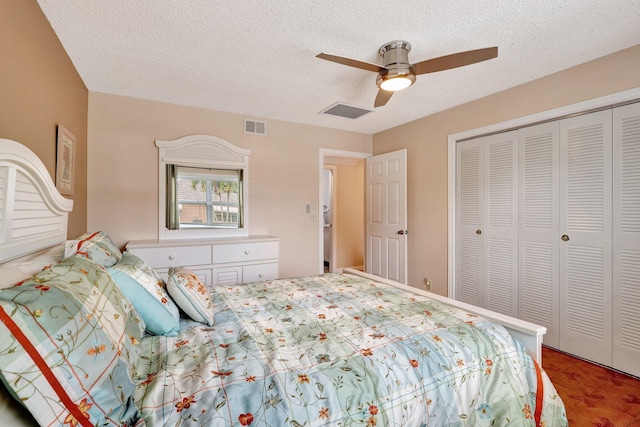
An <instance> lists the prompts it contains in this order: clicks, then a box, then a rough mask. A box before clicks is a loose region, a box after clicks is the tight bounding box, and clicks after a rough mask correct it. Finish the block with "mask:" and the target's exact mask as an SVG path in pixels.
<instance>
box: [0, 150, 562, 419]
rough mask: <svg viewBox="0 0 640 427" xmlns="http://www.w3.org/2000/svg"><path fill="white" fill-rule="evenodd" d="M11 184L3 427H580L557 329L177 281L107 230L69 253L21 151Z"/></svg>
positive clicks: (320, 293) (292, 285) (38, 177)
mask: <svg viewBox="0 0 640 427" xmlns="http://www.w3.org/2000/svg"><path fill="white" fill-rule="evenodd" d="M0 186H1V188H0V196H1V200H0V202H1V203H2V205H1V206H0V209H1V210H0V214H1V215H0V221H1V224H0V226H1V227H2V229H1V230H0V231H1V232H0V239H1V240H0V255H1V257H0V261H1V262H2V265H0V277H2V281H3V285H4V286H7V284H8V285H14V284H15V283H16V282H17V285H14V286H9V287H6V288H5V289H2V290H0V320H1V322H0V377H1V378H2V382H3V385H4V388H3V389H2V400H0V424H1V425H35V424H38V423H39V424H41V425H71V426H76V425H83V426H84V425H138V426H142V425H147V426H169V425H170V426H178V425H197V426H200V425H210V426H248V425H251V426H320V425H332V426H333V425H335V426H352V425H354V426H355V425H358V426H400V425H404V426H418V427H422V426H466V425H469V426H483V425H487V426H488V425H494V426H498V425H514V426H524V425H532V426H533V425H539V426H543V425H544V426H564V425H567V420H566V415H565V411H564V406H563V403H562V401H561V399H560V398H559V396H558V395H557V393H556V391H555V389H554V387H553V385H552V384H551V382H550V381H549V378H548V377H547V375H546V374H545V373H544V370H542V369H541V367H540V363H539V362H540V361H541V359H540V357H541V353H540V344H541V341H542V335H543V334H544V328H542V327H539V326H536V325H532V324H529V323H526V322H521V321H519V320H517V319H512V318H509V317H506V316H501V315H497V314H495V313H491V312H489V311H486V310H482V309H478V308H477V307H473V306H468V305H464V304H460V303H457V302H455V301H452V300H449V299H447V298H444V297H441V296H437V295H434V294H430V293H428V292H424V291H419V290H417V289H414V288H411V287H407V286H403V285H398V284H397V283H393V282H390V281H387V280H383V279H380V278H377V277H374V276H369V275H367V274H364V273H361V272H357V271H353V270H350V271H347V272H345V273H342V274H325V275H318V276H310V277H296V278H283V279H278V280H271V281H266V282H256V283H248V284H241V285H235V286H224V287H219V288H207V289H204V288H203V286H202V284H201V283H199V282H198V279H197V277H194V276H193V275H191V274H190V272H189V271H185V269H180V268H178V269H175V271H172V272H170V277H169V280H168V281H167V283H164V282H163V281H161V280H159V279H157V277H156V276H155V275H154V273H153V271H152V270H151V269H149V268H148V266H147V265H146V264H145V263H144V260H140V259H137V258H136V257H135V256H133V255H130V254H127V253H124V254H122V253H120V252H119V250H118V249H117V248H115V247H114V245H113V243H112V242H110V240H109V238H108V235H107V234H106V233H103V232H95V233H87V234H86V235H83V236H81V237H79V238H78V239H74V240H67V238H66V221H67V212H69V211H70V210H71V203H70V201H68V200H66V199H64V198H62V197H61V196H60V195H59V194H58V192H57V191H56V190H55V186H54V185H53V183H52V182H51V179H50V178H49V175H48V173H47V172H46V169H45V168H44V166H43V165H42V163H41V162H40V161H39V160H38V159H37V157H36V156H35V155H34V154H33V153H31V152H30V150H28V149H27V148H26V147H24V146H22V145H21V144H18V143H17V142H14V141H9V140H0ZM25 195H27V196H25ZM24 198H26V199H28V200H29V201H28V203H27V205H29V206H31V205H32V204H35V205H37V206H39V207H40V208H39V213H38V214H37V215H35V214H33V212H32V211H31V209H23V207H24V205H25V203H21V202H18V201H17V200H19V199H24ZM23 211H24V212H23ZM23 217H24V218H23ZM36 217H37V219H34V218H36ZM25 224H27V225H25ZM38 224H46V226H44V228H39V229H37V230H35V231H34V230H33V229H34V227H40V225H38ZM27 267H28V268H27ZM43 267H44V270H42V271H40V270H41V269H42V268H43ZM18 270H19V271H18ZM23 270H25V271H23ZM26 270H28V271H26ZM16 279H19V280H17V281H16ZM145 290H146V291H147V292H145ZM149 290H153V292H151V291H149ZM149 298H151V299H149Z"/></svg>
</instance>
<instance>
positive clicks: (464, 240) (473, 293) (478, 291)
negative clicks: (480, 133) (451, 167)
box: [454, 138, 485, 307]
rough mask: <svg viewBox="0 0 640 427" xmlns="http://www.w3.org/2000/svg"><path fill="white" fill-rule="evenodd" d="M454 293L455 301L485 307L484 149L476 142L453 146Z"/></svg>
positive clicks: (470, 141) (476, 140) (474, 140)
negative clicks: (455, 174)
mask: <svg viewBox="0 0 640 427" xmlns="http://www.w3.org/2000/svg"><path fill="white" fill-rule="evenodd" d="M456 150H457V156H456V157H457V165H456V172H457V176H456V219H457V224H456V293H455V296H454V298H455V299H457V300H459V301H462V302H466V303H469V304H473V305H476V306H479V307H484V294H485V290H484V281H483V277H484V257H483V255H484V252H483V250H482V248H483V243H482V242H483V239H482V237H481V236H482V227H483V226H484V214H483V210H484V203H483V200H484V189H483V185H482V164H483V160H484V158H483V154H484V150H482V147H481V146H480V143H479V142H478V139H477V138H476V139H472V140H469V141H464V142H460V143H458V144H457V145H456Z"/></svg>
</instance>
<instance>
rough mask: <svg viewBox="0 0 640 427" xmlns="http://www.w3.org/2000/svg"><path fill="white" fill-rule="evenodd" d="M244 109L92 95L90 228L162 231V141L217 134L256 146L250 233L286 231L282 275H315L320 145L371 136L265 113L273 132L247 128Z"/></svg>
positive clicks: (362, 145) (140, 235) (143, 233)
mask: <svg viewBox="0 0 640 427" xmlns="http://www.w3.org/2000/svg"><path fill="white" fill-rule="evenodd" d="M244 118H245V116H243V115H239V114H231V113H223V112H219V111H211V110H205V109H199V108H192V107H185V106H179V105H174V104H167V103H161V102H154V101H148V100H141V99H134V98H127V97H122V96H116V95H107V94H103V93H96V92H91V93H90V94H89V134H88V141H89V147H88V164H89V176H88V189H89V201H88V212H87V215H88V221H87V223H88V228H89V229H90V230H97V229H102V230H105V231H107V232H108V233H109V234H110V235H111V237H112V238H113V239H114V241H115V242H116V243H117V244H118V245H121V246H123V245H124V244H125V243H126V242H127V241H128V240H134V239H155V238H157V237H158V149H157V148H156V147H155V145H154V141H155V140H156V139H164V140H170V139H175V138H179V137H182V136H186V135H191V134H208V135H214V136H217V137H220V138H223V139H226V140H227V141H229V142H231V143H233V144H235V145H237V146H239V147H241V148H248V149H251V150H252V154H251V158H250V177H249V194H250V197H249V205H250V206H249V208H250V212H249V224H250V231H251V233H252V234H271V235H274V236H278V237H280V274H281V276H283V277H288V276H296V275H308V274H316V273H317V272H318V268H319V260H320V254H319V252H318V251H319V247H320V242H319V233H318V222H317V221H319V220H321V219H322V216H321V214H320V212H318V214H317V215H316V220H315V221H312V220H311V216H310V215H308V214H307V213H306V211H305V206H306V204H307V203H309V204H310V203H312V202H316V203H315V204H316V206H317V205H318V203H317V202H318V198H319V194H318V191H319V186H320V183H319V162H320V159H319V150H320V148H331V149H340V150H347V151H359V152H367V153H370V152H371V150H372V136H371V135H365V134H359V133H354V132H345V131H340V130H334V129H327V128H321V127H315V126H307V125H302V124H294V123H289V122H284V121H278V120H269V119H265V121H266V122H267V131H268V135H267V136H266V137H264V136H255V135H247V134H244V132H243V119H244Z"/></svg>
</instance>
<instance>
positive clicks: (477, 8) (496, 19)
mask: <svg viewBox="0 0 640 427" xmlns="http://www.w3.org/2000/svg"><path fill="white" fill-rule="evenodd" d="M38 3H39V4H40V6H41V8H42V10H43V11H44V13H45V15H46V16H47V18H48V19H49V21H50V23H51V25H52V27H53V29H54V30H55V32H56V34H57V35H58V37H59V38H60V41H61V42H62V45H63V46H64V48H65V49H66V51H67V52H68V54H69V56H70V58H71V60H72V61H73V63H74V65H75V66H76V68H77V70H78V72H79V74H80V76H81V77H82V79H83V81H84V83H85V84H86V86H87V88H88V89H89V90H90V91H96V92H105V93H110V94H117V95H125V96H131V97H136V98H145V99H151V100H158V101H165V102H171V103H176V104H183V105H190V106H196V107H204V108H208V109H214V110H221V111H228V112H234V113H241V114H244V115H246V116H248V117H262V118H274V119H281V120H287V121H293V122H300V123H307V124H314V125H318V126H325V127H332V128H339V129H345V130H352V131H357V132H364V133H375V132H379V131H381V130H385V129H388V128H391V127H394V126H397V125H400V124H403V123H406V122H408V121H411V120H415V119H417V118H420V117H423V116H426V115H429V114H432V113H435V112H438V111H441V110H444V109H447V108H450V107H453V106H456V105H459V104H463V103H465V102H468V101H471V100H473V99H477V98H480V97H483V96H486V95H489V94H491V93H495V92H498V91H501V90H504V89H507V88H509V87H512V86H515V85H518V84H521V83H524V82H527V81H530V80H533V79H536V78H539V77H542V76H544V75H547V74H551V73H554V72H556V71H560V70H562V69H565V68H568V67H571V66H574V65H577V64H581V63H583V62H587V61H589V60H592V59H595V58H598V57H600V56H603V55H607V54H609V53H612V52H615V51H618V50H621V49H624V48H627V47H630V46H633V45H636V44H639V43H640V1H638V0H553V1H540V0H511V1H509V0H504V1H500V0H460V1H446V2H445V1H441V0H386V1H385V2H380V1H373V0H370V1H366V0H326V1H318V0H292V1H284V0H271V1H268V0H247V1H222V0H187V1H184V0H135V1H132V0H82V1H65V0H38ZM397 39H402V40H407V41H409V42H410V43H411V44H412V50H411V52H410V54H409V60H410V62H412V63H415V62H419V61H422V60H425V59H429V58H433V57H437V56H442V55H447V54H451V53H455V52H460V51H466V50H471V49H479V48H484V47H490V46H498V47H499V54H498V58H496V59H492V60H489V61H485V62H482V63H478V64H474V65H470V66H467V67H463V68H458V69H454V70H448V71H442V72H439V73H434V74H426V75H422V76H418V78H417V81H416V83H415V84H414V85H413V86H411V87H410V88H408V89H406V90H404V91H402V92H398V93H396V94H395V95H394V96H393V98H391V100H390V101H389V103H388V104H387V105H386V106H384V107H380V108H377V109H376V110H375V111H374V112H373V113H370V114H367V115H365V116H363V117H360V118H358V119H355V120H351V119H345V118H340V117H334V116H325V115H321V114H319V112H320V111H321V110H323V109H325V108H326V107H328V106H330V105H331V104H333V103H335V102H338V101H340V102H344V103H347V104H351V105H355V106H361V107H365V108H372V107H373V101H374V99H375V96H376V93H377V87H376V85H375V78H376V74H375V73H373V72H368V71H362V70H358V69H354V68H351V67H346V66H344V65H339V64H335V63H332V62H328V61H323V60H321V59H318V58H316V57H315V55H317V54H318V53H320V52H326V53H332V54H336V55H340V56H348V57H351V58H355V59H359V60H362V61H367V62H375V63H381V62H380V61H381V58H380V57H379V56H378V48H379V47H380V46H382V45H383V44H384V43H386V42H388V41H391V40H397Z"/></svg>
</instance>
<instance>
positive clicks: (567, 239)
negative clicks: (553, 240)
mask: <svg viewBox="0 0 640 427" xmlns="http://www.w3.org/2000/svg"><path fill="white" fill-rule="evenodd" d="M560 238H561V239H562V241H563V242H568V241H569V236H567V235H566V234H563V235H562V237H560Z"/></svg>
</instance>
